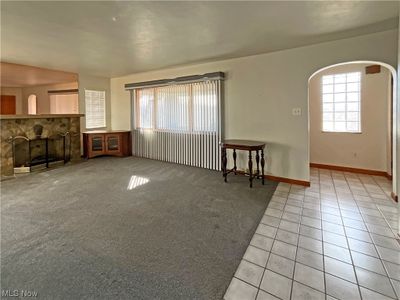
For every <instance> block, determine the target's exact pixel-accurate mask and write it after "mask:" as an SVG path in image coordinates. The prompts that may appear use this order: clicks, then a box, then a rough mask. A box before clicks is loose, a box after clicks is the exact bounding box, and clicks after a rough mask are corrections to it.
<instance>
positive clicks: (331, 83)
mask: <svg viewBox="0 0 400 300" xmlns="http://www.w3.org/2000/svg"><path fill="white" fill-rule="evenodd" d="M360 80H361V73H360V72H352V73H345V74H334V75H325V76H322V130H323V131H326V132H352V133H357V132H358V133H359V132H361V120H360V119H361V100H360V99H361V97H360Z"/></svg>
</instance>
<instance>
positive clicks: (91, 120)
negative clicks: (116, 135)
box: [85, 90, 106, 129]
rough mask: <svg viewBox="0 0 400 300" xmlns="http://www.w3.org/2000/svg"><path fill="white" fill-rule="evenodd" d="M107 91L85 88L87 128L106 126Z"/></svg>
mask: <svg viewBox="0 0 400 300" xmlns="http://www.w3.org/2000/svg"><path fill="white" fill-rule="evenodd" d="M105 106H106V92H105V91H92V90H85V107H86V111H85V117H86V128H89V129H91V128H102V127H106V107H105Z"/></svg>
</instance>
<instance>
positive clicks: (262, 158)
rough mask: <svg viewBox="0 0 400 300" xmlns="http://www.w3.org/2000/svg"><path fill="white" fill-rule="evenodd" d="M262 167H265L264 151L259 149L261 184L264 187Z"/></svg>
mask: <svg viewBox="0 0 400 300" xmlns="http://www.w3.org/2000/svg"><path fill="white" fill-rule="evenodd" d="M264 165H265V160H264V150H263V149H261V173H262V174H261V176H262V177H261V178H262V184H263V185H264Z"/></svg>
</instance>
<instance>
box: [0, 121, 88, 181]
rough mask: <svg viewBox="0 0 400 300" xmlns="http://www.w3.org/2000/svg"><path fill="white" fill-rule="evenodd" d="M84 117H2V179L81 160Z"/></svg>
mask: <svg viewBox="0 0 400 300" xmlns="http://www.w3.org/2000/svg"><path fill="white" fill-rule="evenodd" d="M82 116H83V115H70V114H67V115H14V116H11V115H7V116H6V115H1V116H0V123H1V124H0V125H1V131H0V158H1V179H2V180H3V179H7V178H9V177H10V176H12V177H13V175H14V174H15V173H18V172H30V171H33V170H36V169H37V168H46V167H50V166H52V165H54V164H65V163H66V162H69V161H74V162H78V161H80V160H81V138H80V117H82Z"/></svg>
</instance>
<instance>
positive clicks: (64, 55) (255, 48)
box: [1, 1, 399, 77]
mask: <svg viewBox="0 0 400 300" xmlns="http://www.w3.org/2000/svg"><path fill="white" fill-rule="evenodd" d="M398 6H399V3H398V2H397V1H392V2H383V1H376V2H373V1H315V2H300V1H297V2H296V1H295V2H285V1H279V2H278V1H277V2H271V1H269V2H249V1H246V2H238V1H237V2H216V1H212V2H197V1H196V2H167V1H163V2H125V1H107V2H97V1H86V2H83V1H70V2H63V1H55V2H54V1H53V2H15V1H14V2H11V1H10V2H7V1H2V2H1V8H2V10H1V42H2V43H1V50H2V53H1V60H2V61H6V62H11V63H19V64H27V65H33V66H40V67H46V68H52V69H58V70H64V71H70V72H82V73H87V74H92V75H98V76H104V77H114V76H120V75H125V74H130V73H135V72H141V71H147V70H154V69H160V68H165V67H169V66H175V65H182V64H189V63H195V62H203V61H212V60H218V59H226V58H234V57H240V56H247V55H253V54H259V53H266V52H272V51H276V50H281V49H288V48H294V47H299V46H303V45H308V44H314V43H319V42H324V41H329V40H335V39H340V38H346V37H352V36H356V35H360V34H367V33H372V32H379V31H383V30H387V29H391V28H396V27H397V22H398V12H399V9H398Z"/></svg>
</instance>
